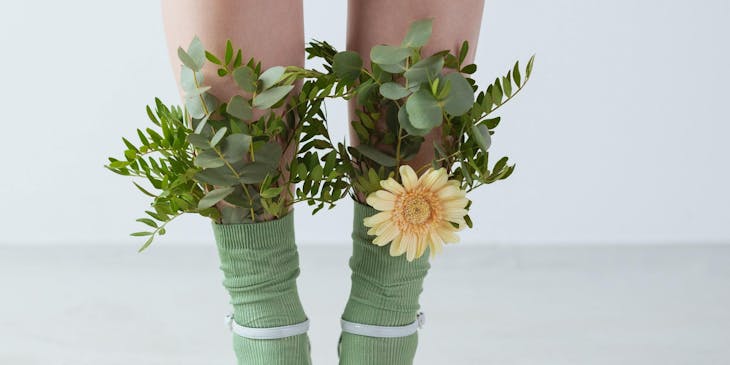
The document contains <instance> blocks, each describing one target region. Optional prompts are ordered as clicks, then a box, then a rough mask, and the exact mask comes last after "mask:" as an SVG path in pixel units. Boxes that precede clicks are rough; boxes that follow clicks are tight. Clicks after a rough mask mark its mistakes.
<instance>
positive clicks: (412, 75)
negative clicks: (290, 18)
mask: <svg viewBox="0 0 730 365" xmlns="http://www.w3.org/2000/svg"><path fill="white" fill-rule="evenodd" d="M443 67H444V58H443V57H441V56H431V57H428V58H424V59H422V60H420V61H418V62H416V63H415V64H413V66H411V67H410V68H409V69H408V71H406V72H405V74H403V76H405V78H406V80H408V83H409V84H410V83H416V84H418V83H421V82H428V81H431V80H434V79H435V78H436V77H437V76H438V75H439V74H440V73H441V69H442V68H443Z"/></svg>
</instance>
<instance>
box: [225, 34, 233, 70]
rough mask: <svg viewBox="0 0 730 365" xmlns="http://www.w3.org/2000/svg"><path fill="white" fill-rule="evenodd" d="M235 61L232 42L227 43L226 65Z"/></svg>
mask: <svg viewBox="0 0 730 365" xmlns="http://www.w3.org/2000/svg"><path fill="white" fill-rule="evenodd" d="M232 59H233V45H232V44H231V40H230V39H229V40H227V41H226V65H228V64H229V63H231V60H232Z"/></svg>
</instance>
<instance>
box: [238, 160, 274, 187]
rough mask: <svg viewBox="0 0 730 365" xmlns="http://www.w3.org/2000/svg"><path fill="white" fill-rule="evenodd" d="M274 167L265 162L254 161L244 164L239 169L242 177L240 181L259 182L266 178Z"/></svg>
mask: <svg viewBox="0 0 730 365" xmlns="http://www.w3.org/2000/svg"><path fill="white" fill-rule="evenodd" d="M273 170H274V168H273V167H272V166H271V165H269V164H267V163H263V162H252V163H248V164H246V165H244V166H243V167H242V168H241V169H239V170H238V175H239V176H240V177H241V178H240V180H239V182H241V183H243V184H258V183H260V182H262V181H264V179H265V178H266V175H268V174H269V173H270V172H272V171H273Z"/></svg>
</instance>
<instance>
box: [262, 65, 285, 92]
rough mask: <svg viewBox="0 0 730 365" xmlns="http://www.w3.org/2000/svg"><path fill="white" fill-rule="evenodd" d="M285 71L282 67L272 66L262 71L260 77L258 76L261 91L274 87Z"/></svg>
mask: <svg viewBox="0 0 730 365" xmlns="http://www.w3.org/2000/svg"><path fill="white" fill-rule="evenodd" d="M285 70H286V68H284V67H282V66H274V67H272V68H270V69H268V70H266V71H264V72H263V73H262V74H261V76H259V81H261V88H262V89H263V90H266V89H268V88H270V87H272V86H274V84H276V83H277V82H278V81H279V80H280V79H281V76H282V75H283V74H284V71H285Z"/></svg>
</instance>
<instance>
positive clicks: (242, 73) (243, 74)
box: [233, 66, 256, 93]
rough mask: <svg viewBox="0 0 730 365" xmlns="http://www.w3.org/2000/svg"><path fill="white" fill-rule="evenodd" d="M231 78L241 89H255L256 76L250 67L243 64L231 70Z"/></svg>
mask: <svg viewBox="0 0 730 365" xmlns="http://www.w3.org/2000/svg"><path fill="white" fill-rule="evenodd" d="M233 80H234V81H235V82H236V84H237V85H238V87H240V88H241V90H243V91H247V92H250V93H252V92H254V91H256V76H255V75H254V73H253V70H252V69H251V68H250V67H246V66H243V67H239V68H237V69H235V70H233Z"/></svg>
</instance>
